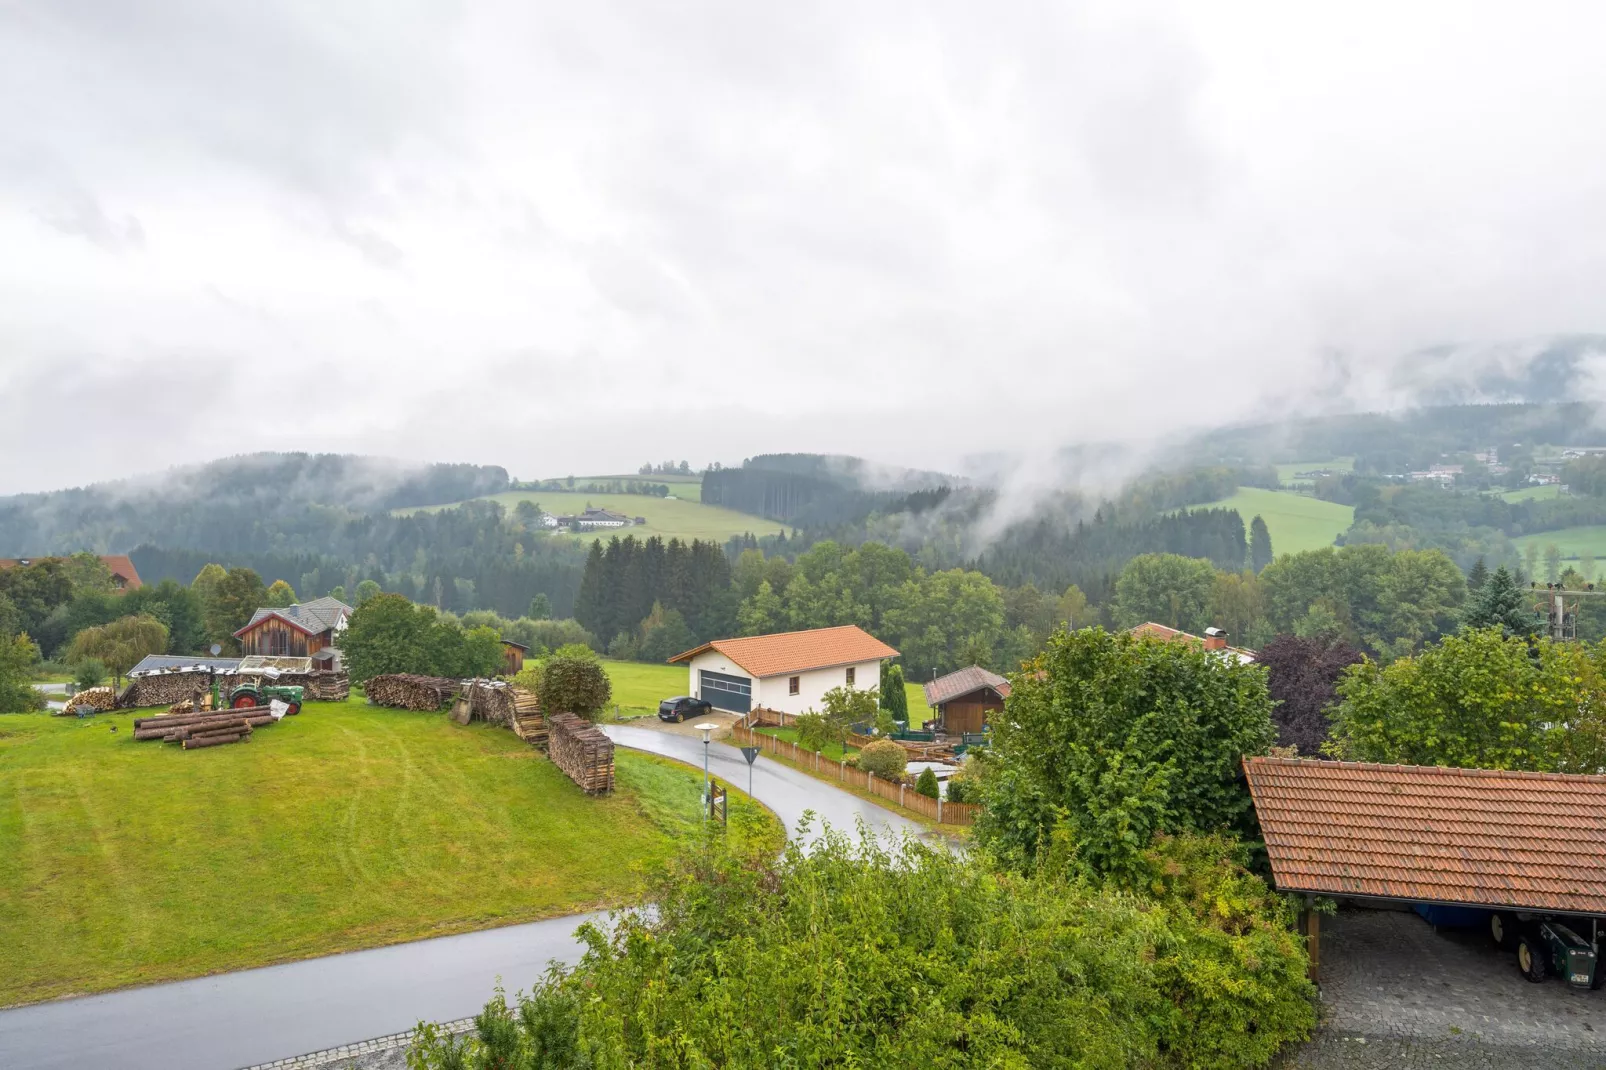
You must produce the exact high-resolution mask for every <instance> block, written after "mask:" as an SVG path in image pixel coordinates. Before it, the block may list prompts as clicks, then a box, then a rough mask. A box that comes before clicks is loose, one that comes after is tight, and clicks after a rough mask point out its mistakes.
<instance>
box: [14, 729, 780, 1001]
mask: <svg viewBox="0 0 1606 1070" xmlns="http://www.w3.org/2000/svg"><path fill="white" fill-rule="evenodd" d="M114 725H115V726H116V728H117V731H116V732H115V733H114V732H112V731H110V729H111V727H112V726H114ZM131 730H132V724H131V718H130V717H129V716H128V715H126V714H122V715H117V714H112V715H104V716H100V717H96V718H93V719H90V720H88V721H78V720H64V719H57V718H50V717H46V716H42V715H29V714H24V715H15V716H6V717H0V933H3V934H4V939H3V940H0V1006H3V1005H8V1004H14V1003H20V1002H30V1001H34V1000H40V999H48V998H53V997H58V996H64V995H68V994H71V993H81V992H94V991H100V990H104V989H108V988H116V987H120V986H124V985H131V984H144V983H149V982H152V981H163V980H171V979H175V978H180V977H191V976H196V975H200V974H206V973H212V972H217V971H222V970H232V969H240V968H244V967H249V966H260V965H264V964H267V963H271V962H280V961H285V960H289V959H296V958H305V957H309V956H313V955H322V954H328V953H331V952H335V951H345V950H351V949H355V948H362V947H373V946H377V945H381V944H388V943H395V942H399V941H403V940H411V939H418V938H421V937H426V936H438V935H443V934H446V933H452V932H460V931H465V930H470V929H481V928H487V927H491V926H496V925H506V924H511V923H514V922H522V921H531V920H534V919H538V918H543V917H551V916H555V915H560V914H566V913H570V912H573V911H578V910H584V909H586V908H590V907H596V906H600V905H603V904H609V903H617V902H620V901H623V900H627V899H630V898H631V897H633V896H634V895H636V894H638V893H639V890H640V878H639V867H641V866H642V865H651V864H654V863H657V862H660V861H662V860H663V859H665V858H667V857H668V856H669V854H670V853H671V852H672V851H673V850H674V849H675V846H676V844H677V843H679V842H681V840H682V839H683V838H684V837H685V836H688V835H690V834H692V833H693V831H694V830H695V829H697V828H698V824H699V822H698V797H699V792H700V789H701V777H700V774H699V773H697V772H696V771H694V770H692V769H690V768H689V767H685V766H681V765H678V764H676V763H673V762H667V761H664V760H660V759H655V758H650V757H648V756H645V755H640V754H636V753H633V752H628V751H624V750H620V751H619V752H618V753H617V755H616V763H617V764H616V770H617V783H618V789H617V790H616V791H615V793H614V794H613V795H611V796H608V797H604V798H589V797H587V796H586V795H584V794H583V793H582V792H581V791H580V790H579V789H578V788H576V787H575V786H574V784H573V783H571V782H570V781H569V780H568V779H567V778H566V777H565V776H564V775H563V774H562V773H560V772H559V771H558V770H557V769H556V768H554V767H553V766H552V765H551V764H550V763H549V762H548V761H547V760H546V759H545V758H543V757H542V756H541V755H540V754H539V753H538V752H537V751H535V750H534V749H532V748H531V747H529V746H527V745H526V744H524V743H522V742H520V741H519V740H518V739H517V738H516V737H515V736H514V735H513V734H512V733H511V732H509V731H507V730H506V729H498V728H490V727H487V726H484V725H472V726H470V727H467V728H463V727H459V726H457V725H454V724H452V723H451V722H449V721H448V720H447V719H446V717H445V716H444V715H443V714H424V713H404V712H399V711H391V710H382V709H378V708H373V707H368V706H366V705H363V704H362V703H361V702H360V701H359V700H353V701H352V702H349V703H344V704H327V703H312V704H309V705H308V706H307V707H306V709H305V710H304V712H303V713H302V714H301V715H300V716H299V717H296V718H292V719H287V720H286V721H284V722H283V723H281V724H278V725H273V726H270V727H268V728H264V729H261V730H259V731H258V733H257V735H256V736H255V738H254V739H253V740H252V741H251V742H250V743H248V744H244V745H237V746H229V747H217V748H213V749H210V750H204V751H190V752H184V751H181V750H179V749H177V748H176V747H173V746H167V745H162V744H158V743H135V742H134V741H133V740H132V738H131ZM732 828H733V834H734V835H735V836H736V837H737V838H738V839H744V840H745V839H750V838H752V837H757V836H763V837H767V838H773V839H774V842H775V843H776V844H778V843H779V837H780V835H781V833H780V829H779V824H778V823H777V822H776V821H775V819H774V818H773V817H772V816H770V815H769V814H768V812H767V811H764V810H762V808H759V807H756V806H754V805H753V804H751V803H749V802H748V801H747V800H746V799H745V798H739V797H738V796H737V793H736V792H734V791H733V792H732Z"/></svg>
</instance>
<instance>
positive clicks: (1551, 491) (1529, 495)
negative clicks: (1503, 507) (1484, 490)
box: [1500, 483, 1561, 502]
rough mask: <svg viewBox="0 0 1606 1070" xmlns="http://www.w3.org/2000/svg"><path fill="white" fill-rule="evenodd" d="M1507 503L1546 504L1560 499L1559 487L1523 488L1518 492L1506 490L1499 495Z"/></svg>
mask: <svg viewBox="0 0 1606 1070" xmlns="http://www.w3.org/2000/svg"><path fill="white" fill-rule="evenodd" d="M1500 497H1502V498H1504V499H1505V500H1506V501H1508V502H1548V501H1554V500H1556V499H1557V498H1560V497H1561V486H1560V484H1557V483H1549V484H1546V485H1545V486H1542V487H1523V488H1521V489H1520V490H1508V491H1506V492H1505V493H1504V494H1502V495H1500Z"/></svg>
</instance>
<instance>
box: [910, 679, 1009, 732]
mask: <svg viewBox="0 0 1606 1070" xmlns="http://www.w3.org/2000/svg"><path fill="white" fill-rule="evenodd" d="M923 688H924V690H925V692H926V704H927V705H928V706H930V707H931V708H932V709H934V710H936V711H937V728H938V730H939V731H942V732H946V733H948V734H950V735H958V734H960V733H963V732H980V731H982V730H983V729H984V728H985V727H986V726H987V717H988V715H989V714H991V713H992V712H993V711H994V710H1001V709H1003V708H1004V700H1005V699H1006V698H1008V697H1009V681H1008V680H1006V679H1004V678H1003V677H1002V676H999V675H998V674H997V673H995V672H988V671H987V670H986V669H984V668H982V667H981V666H980V665H972V666H970V667H968V668H964V669H960V670H959V671H958V672H951V673H949V674H948V675H947V676H939V677H937V678H936V679H935V680H933V681H931V682H930V683H928V684H925V685H923Z"/></svg>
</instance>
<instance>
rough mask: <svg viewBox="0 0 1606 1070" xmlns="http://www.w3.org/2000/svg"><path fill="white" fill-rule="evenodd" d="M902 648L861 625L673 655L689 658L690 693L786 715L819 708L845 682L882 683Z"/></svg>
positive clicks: (729, 642)
mask: <svg viewBox="0 0 1606 1070" xmlns="http://www.w3.org/2000/svg"><path fill="white" fill-rule="evenodd" d="M897 656H898V652H897V651H896V650H894V649H893V648H892V647H890V646H888V645H887V644H885V643H883V642H882V641H881V640H879V639H877V638H876V637H875V636H873V635H871V634H869V633H868V632H866V631H865V630H864V629H863V628H860V627H858V626H857V625H853V624H847V625H843V626H842V627H840V628H814V629H811V630H809V631H806V632H782V633H779V634H777V635H755V636H750V637H747V638H743V639H716V640H714V641H713V642H711V643H704V644H703V645H702V646H700V647H697V648H696V649H694V650H688V651H686V652H685V653H684V654H678V655H676V656H675V657H672V658H670V659H669V661H670V664H675V663H680V662H684V663H685V664H686V666H687V668H688V669H689V670H690V674H691V685H690V692H689V693H690V694H691V695H692V696H694V697H696V698H705V699H707V700H708V701H709V702H711V703H713V704H714V706H716V707H717V708H719V709H722V710H730V711H731V712H733V713H746V712H747V711H748V710H750V709H756V708H758V707H760V706H762V707H764V708H765V709H771V710H778V711H779V712H781V713H807V712H808V711H809V710H810V709H815V710H817V709H819V708H820V704H821V700H822V699H823V698H824V696H825V693H826V692H827V691H829V690H831V689H832V688H834V687H841V686H843V685H844V684H847V685H850V686H852V687H856V688H858V689H859V690H861V691H862V690H864V689H865V688H879V687H880V686H881V662H882V659H884V658H895V657H897Z"/></svg>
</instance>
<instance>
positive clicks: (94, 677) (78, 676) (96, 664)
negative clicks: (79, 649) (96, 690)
mask: <svg viewBox="0 0 1606 1070" xmlns="http://www.w3.org/2000/svg"><path fill="white" fill-rule="evenodd" d="M72 679H73V683H74V684H76V685H77V687H78V690H80V691H88V690H89V689H90V688H92V687H99V686H100V685H101V684H103V683H105V682H106V663H105V662H104V661H101V660H100V659H99V658H85V659H84V660H83V661H80V662H79V663H78V664H77V665H76V666H74V668H73V671H72Z"/></svg>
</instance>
